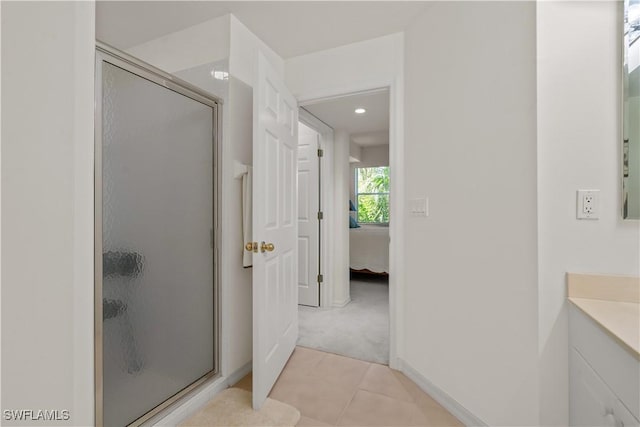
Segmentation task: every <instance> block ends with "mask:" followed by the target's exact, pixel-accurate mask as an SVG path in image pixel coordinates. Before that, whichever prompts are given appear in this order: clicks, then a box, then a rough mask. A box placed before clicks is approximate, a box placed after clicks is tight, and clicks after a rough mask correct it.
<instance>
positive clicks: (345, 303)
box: [332, 296, 351, 308]
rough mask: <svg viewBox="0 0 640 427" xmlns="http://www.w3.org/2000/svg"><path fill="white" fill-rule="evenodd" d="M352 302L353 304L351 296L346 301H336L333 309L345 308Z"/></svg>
mask: <svg viewBox="0 0 640 427" xmlns="http://www.w3.org/2000/svg"><path fill="white" fill-rule="evenodd" d="M350 302H351V297H350V296H349V297H347V298H346V299H345V300H344V301H338V302H335V301H334V302H333V305H332V307H335V308H342V307H344V306H345V305H347V304H349V303H350Z"/></svg>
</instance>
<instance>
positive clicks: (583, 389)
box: [569, 348, 618, 427]
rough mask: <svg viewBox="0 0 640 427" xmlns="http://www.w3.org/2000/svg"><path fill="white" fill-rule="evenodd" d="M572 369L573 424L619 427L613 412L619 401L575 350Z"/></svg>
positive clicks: (572, 355)
mask: <svg viewBox="0 0 640 427" xmlns="http://www.w3.org/2000/svg"><path fill="white" fill-rule="evenodd" d="M569 366H570V370H569V383H570V393H569V417H570V421H571V423H570V424H571V425H572V426H589V427H593V426H607V427H617V426H616V423H615V417H614V415H613V413H614V406H615V402H616V401H617V400H618V399H617V398H616V397H615V395H614V394H613V392H612V391H611V390H609V387H607V385H606V384H605V383H604V381H602V379H601V378H600V377H598V375H597V374H596V372H595V371H594V370H593V369H592V368H591V367H590V366H589V364H588V363H587V362H586V361H585V360H584V359H583V358H582V356H580V353H578V351H577V350H576V349H575V348H572V349H571V351H570V354H569Z"/></svg>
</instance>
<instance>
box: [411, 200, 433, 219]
mask: <svg viewBox="0 0 640 427" xmlns="http://www.w3.org/2000/svg"><path fill="white" fill-rule="evenodd" d="M409 212H410V213H411V215H412V216H429V199H428V198H420V199H411V200H410V201H409Z"/></svg>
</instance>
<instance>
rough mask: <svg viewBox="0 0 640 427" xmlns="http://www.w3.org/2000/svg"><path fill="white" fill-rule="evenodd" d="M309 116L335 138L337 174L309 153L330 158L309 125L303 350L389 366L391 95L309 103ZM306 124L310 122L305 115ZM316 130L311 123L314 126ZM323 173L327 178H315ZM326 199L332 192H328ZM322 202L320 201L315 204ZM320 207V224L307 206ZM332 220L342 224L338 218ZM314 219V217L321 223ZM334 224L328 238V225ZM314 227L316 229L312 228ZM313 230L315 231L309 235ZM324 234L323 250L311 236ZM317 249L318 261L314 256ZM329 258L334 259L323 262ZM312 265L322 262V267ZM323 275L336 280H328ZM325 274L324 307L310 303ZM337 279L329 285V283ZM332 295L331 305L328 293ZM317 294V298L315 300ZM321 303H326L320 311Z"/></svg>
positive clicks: (303, 147)
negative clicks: (329, 205) (327, 206)
mask: <svg viewBox="0 0 640 427" xmlns="http://www.w3.org/2000/svg"><path fill="white" fill-rule="evenodd" d="M303 111H304V112H305V113H309V115H310V116H312V117H313V118H315V119H317V121H318V122H321V123H323V124H324V125H325V126H328V127H330V128H331V129H332V131H333V138H332V141H331V142H332V150H331V159H330V160H331V161H330V162H327V163H328V164H329V165H330V167H324V164H323V158H322V157H319V158H318V157H314V158H313V159H312V157H311V155H309V154H306V153H314V154H316V152H315V151H314V150H311V149H308V148H307V147H309V144H316V145H317V146H318V148H319V149H320V151H319V152H318V153H319V154H320V156H322V155H323V148H328V147H323V146H322V137H321V132H320V130H319V129H316V130H314V129H313V125H312V124H311V125H310V126H309V127H308V126H306V125H305V124H304V123H302V126H300V141H299V144H300V145H299V149H300V152H299V159H298V166H299V174H298V181H299V192H298V194H299V200H300V204H299V206H300V208H299V209H300V210H299V215H298V217H299V230H300V233H299V240H298V242H299V260H300V263H299V268H300V273H299V280H300V286H299V291H300V301H299V302H300V305H299V310H298V313H299V329H300V331H299V339H298V345H300V346H303V347H310V348H315V349H319V350H323V351H328V352H332V353H336V354H341V355H345V356H349V357H354V358H357V359H361V360H366V361H369V362H376V363H381V364H388V363H389V224H390V222H391V221H392V220H393V219H392V218H391V216H390V206H391V203H390V200H391V197H392V194H391V185H390V176H391V174H390V168H391V166H390V162H389V122H390V120H389V117H390V113H389V111H390V110H389V90H388V89H379V90H372V91H367V92H362V93H357V94H352V95H345V96H340V97H335V98H332V99H327V100H322V101H318V102H312V103H307V104H306V105H304V107H303ZM301 117H303V115H302V114H301ZM307 124H309V123H307ZM316 165H317V167H318V168H319V170H322V178H318V180H317V187H316V184H315V175H314V177H311V176H310V174H309V171H312V170H313V168H314V167H316ZM322 185H330V186H331V189H332V190H333V191H332V195H331V199H332V201H333V203H335V209H332V210H331V211H330V212H323V210H324V209H323V208H322V202H323V200H322V197H317V195H320V194H322V191H321V189H320V190H318V192H316V193H314V192H312V191H309V189H315V188H321V186H322ZM325 194H326V193H325ZM316 197H317V202H316ZM313 203H317V204H318V206H319V208H318V212H319V214H318V215H317V217H316V218H318V219H317V220H316V222H313V221H307V220H306V219H307V218H311V215H309V214H308V211H309V210H310V209H309V208H308V206H312V205H313V206H315V205H314V204H313ZM331 214H333V215H334V216H335V218H332V217H331ZM314 219H315V218H314ZM326 221H332V222H331V228H330V230H332V231H330V232H329V234H328V235H323V233H324V231H323V227H324V225H325V224H323V222H326ZM312 223H313V226H311V225H310V224H312ZM310 231H311V232H310ZM316 231H317V232H318V236H319V237H318V244H319V246H322V245H321V244H320V243H323V244H326V245H327V246H328V247H329V248H333V250H331V251H329V253H327V252H326V251H324V250H323V249H322V248H321V247H316V246H312V247H311V246H310V245H309V242H310V241H312V239H310V238H309V235H312V234H313V233H315V232H316ZM316 249H317V254H318V257H317V258H314V257H311V256H310V255H311V254H312V252H314V251H315V250H316ZM322 254H326V256H327V257H328V258H329V259H327V260H322V259H321V256H322ZM312 260H318V261H319V262H318V263H317V266H316V265H315V264H312ZM323 268H325V269H326V268H330V269H332V271H333V272H334V273H335V274H333V275H326V274H322V273H323V271H322V270H323ZM315 270H318V271H319V276H318V277H319V280H318V303H317V304H313V303H308V301H313V299H312V298H309V293H310V291H309V289H311V287H309V286H308V284H306V283H303V282H309V281H312V280H313V275H312V274H309V273H310V272H311V271H315ZM325 277H328V278H329V277H330V279H329V280H323V279H325ZM325 292H331V298H330V299H329V298H323V296H322V294H323V293H325ZM314 295H315V294H314ZM320 301H325V303H324V304H320Z"/></svg>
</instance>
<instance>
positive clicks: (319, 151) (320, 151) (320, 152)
mask: <svg viewBox="0 0 640 427" xmlns="http://www.w3.org/2000/svg"><path fill="white" fill-rule="evenodd" d="M323 156H324V150H323V149H322V148H318V157H323Z"/></svg>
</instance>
